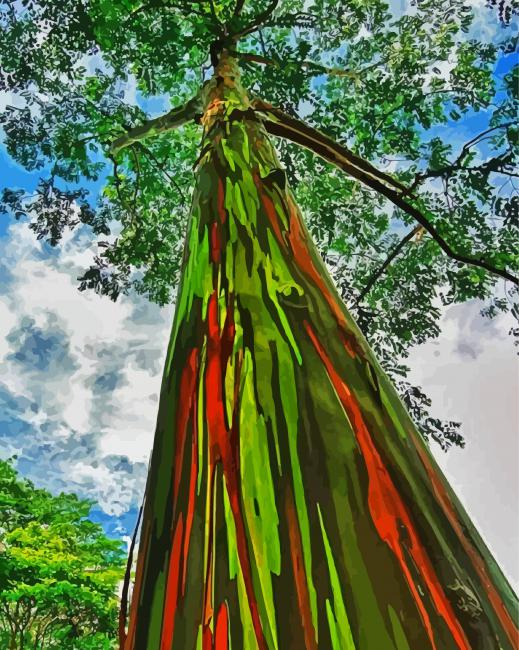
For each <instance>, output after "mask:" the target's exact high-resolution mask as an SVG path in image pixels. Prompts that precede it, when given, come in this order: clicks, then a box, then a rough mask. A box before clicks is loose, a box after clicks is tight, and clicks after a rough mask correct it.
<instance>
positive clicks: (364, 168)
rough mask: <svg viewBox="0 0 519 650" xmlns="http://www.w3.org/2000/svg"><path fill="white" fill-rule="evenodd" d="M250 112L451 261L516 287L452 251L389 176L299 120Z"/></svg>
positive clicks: (258, 107)
mask: <svg viewBox="0 0 519 650" xmlns="http://www.w3.org/2000/svg"><path fill="white" fill-rule="evenodd" d="M253 109H254V110H255V111H256V112H258V113H260V114H262V115H263V116H264V117H265V118H266V119H265V120H264V125H265V128H266V130H267V131H268V132H269V133H271V134H272V135H275V136H278V137H281V138H285V139H287V140H290V141H292V142H295V143H296V144H299V145H301V146H303V147H305V148H307V149H309V150H310V151H313V152H314V153H315V154H317V155H318V156H320V157H321V158H323V159H324V160H326V161H327V162H329V163H332V164H333V165H335V166H336V167H339V169H342V170H343V171H344V172H346V173H347V174H349V175H350V176H351V177H352V178H356V179H357V180H359V181H361V182H362V183H364V185H366V186H367V187H370V188H371V189H373V190H375V191H377V192H378V193H379V194H382V195H383V196H385V197H386V198H388V199H389V200H390V201H391V202H392V203H393V204H394V205H396V206H397V207H398V208H400V209H401V210H402V211H403V212H405V213H407V214H408V215H409V216H411V217H413V219H415V221H417V222H418V223H419V224H420V225H421V226H423V228H424V229H425V230H426V231H427V232H428V233H429V234H430V235H431V237H432V238H433V239H434V240H435V241H436V243H437V244H438V245H439V246H440V248H441V249H442V250H443V252H444V253H446V255H448V256H449V257H451V258H452V259H454V260H456V261H458V262H462V263H464V264H470V265H472V266H477V267H479V268H481V269H485V271H488V272H489V273H492V274H494V275H497V276H499V277H502V278H505V280H510V281H511V282H513V283H514V284H519V280H518V278H516V277H515V276H514V275H513V274H512V273H510V272H509V271H507V270H506V269H501V268H499V267H496V266H494V265H493V264H491V263H490V262H487V261H486V260H485V259H484V258H483V257H482V256H478V257H474V256H472V255H465V254H463V253H459V252H458V251H455V250H453V249H452V247H451V246H450V244H449V243H448V242H447V241H446V240H445V239H444V238H443V236H442V235H441V234H440V233H439V232H438V230H437V229H436V226H435V225H434V224H433V223H431V221H430V219H429V217H428V215H427V214H426V213H425V212H424V211H423V209H422V208H419V207H417V205H416V204H414V203H410V201H409V199H414V200H416V197H414V196H409V194H410V192H409V188H408V187H406V186H405V185H403V184H402V183H400V182H399V181H397V180H395V179H394V178H392V177H391V176H390V175H389V174H385V173H384V172H381V171H379V170H378V169H377V168H376V167H374V166H373V165H372V164H371V163H369V162H368V161H366V160H363V159H362V158H360V157H359V156H357V155H355V154H353V153H352V152H351V151H349V150H348V149H347V148H346V147H344V146H343V145H341V144H339V143H337V142H335V140H333V139H332V138H330V137H328V136H327V135H324V134H323V133H321V132H319V131H317V129H314V128H313V127H311V126H309V125H307V124H305V123H304V122H302V121H301V120H298V119H295V118H293V117H291V116H289V115H287V114H286V113H284V112H283V111H281V110H280V109H278V108H273V107H272V106H270V105H269V104H266V103H264V102H260V101H256V102H255V103H254V105H253ZM406 195H407V196H406Z"/></svg>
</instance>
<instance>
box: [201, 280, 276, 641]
mask: <svg viewBox="0 0 519 650" xmlns="http://www.w3.org/2000/svg"><path fill="white" fill-rule="evenodd" d="M225 323H226V327H225V329H227V327H231V326H232V327H233V325H232V318H226V319H225ZM207 330H208V341H207V367H206V375H205V380H206V420H207V427H208V435H209V447H210V453H211V457H212V458H213V460H214V462H218V461H221V462H222V467H223V474H224V477H225V484H226V487H227V492H228V495H229V502H230V506H231V512H232V514H233V519H234V525H235V528H236V545H237V551H238V559H239V561H240V566H241V570H242V575H243V581H244V583H245V591H246V593H247V599H248V601H249V608H250V612H251V618H252V623H253V627H254V632H255V634H256V640H257V642H258V647H259V650H268V647H267V643H266V641H265V637H264V635H263V629H262V625H261V619H260V616H259V609H258V603H257V601H256V595H255V593H254V586H253V581H252V570H251V565H250V558H249V552H248V545H247V535H246V532H245V523H244V520H243V513H242V510H241V505H240V496H239V467H238V444H237V441H236V444H235V446H234V449H233V447H231V443H230V433H231V432H229V430H228V429H227V427H226V425H225V405H224V389H223V372H222V369H223V367H224V364H223V363H222V361H223V357H224V356H225V355H224V354H222V339H223V340H225V341H226V343H227V344H226V347H228V344H229V336H230V333H229V332H227V331H224V332H222V334H220V329H219V325H218V299H217V293H216V290H215V291H214V292H213V293H212V295H211V297H210V298H209V304H208V307H207ZM231 347H232V346H231ZM226 362H227V359H225V363H226Z"/></svg>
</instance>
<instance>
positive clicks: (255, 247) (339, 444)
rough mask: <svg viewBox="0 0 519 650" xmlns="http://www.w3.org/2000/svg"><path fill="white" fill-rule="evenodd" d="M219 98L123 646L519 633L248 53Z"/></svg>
mask: <svg viewBox="0 0 519 650" xmlns="http://www.w3.org/2000/svg"><path fill="white" fill-rule="evenodd" d="M205 94H206V104H205V105H206V110H205V113H204V117H203V124H204V140H203V143H202V152H201V156H200V159H199V161H198V164H197V170H196V174H197V183H196V190H195V195H194V200H193V209H192V215H191V223H190V229H189V233H188V236H187V242H186V249H185V258H184V271H183V277H182V282H181V287H180V290H179V294H178V299H177V307H176V314H175V323H174V326H173V333H172V338H171V343H170V346H169V351H168V356H167V362H166V368H165V374H164V379H163V385H162V392H161V399H160V409H159V418H158V425H157V432H156V437H155V443H154V449H153V454H152V460H151V466H150V473H149V478H148V485H147V496H146V506H145V510H144V517H143V528H142V533H141V541H140V547H139V556H138V563H137V572H136V579H135V585H134V590H133V598H132V604H131V612H130V624H129V631H128V636H127V639H126V643H125V645H124V647H125V650H155V649H157V650H159V649H160V650H170V649H171V648H175V649H181V650H191V649H195V648H197V649H198V648H200V649H203V650H208V649H211V648H217V649H218V650H224V649H230V648H233V649H234V650H241V649H242V648H243V649H245V650H252V649H256V648H258V649H259V650H266V649H269V650H274V649H279V650H287V649H292V648H293V649H298V650H299V649H301V648H307V649H312V648H324V649H325V650H328V649H333V650H349V649H354V648H356V649H361V650H391V649H398V650H415V649H424V650H427V649H433V650H450V649H455V648H460V649H462V650H469V649H481V650H487V649H489V650H490V649H497V648H503V649H507V650H508V649H511V648H516V647H517V633H516V624H515V622H514V617H515V613H516V598H515V596H514V594H513V592H512V591H511V589H510V587H509V585H508V583H507V582H506V580H505V578H504V577H503V575H502V573H501V571H500V570H499V568H498V566H497V565H496V563H495V561H494V560H493V558H492V557H491V555H490V553H489V552H488V550H487V548H486V547H485V545H484V543H483V542H482V540H481V538H480V537H479V535H478V533H477V532H476V531H475V529H474V527H473V526H472V524H471V523H470V520H469V518H468V517H467V515H466V513H465V512H464V510H463V508H462V507H461V505H460V504H459V502H458V501H457V499H456V497H455V496H454V494H453V493H452V491H451V490H450V488H449V486H448V485H447V483H446V481H445V479H444V477H443V475H442V474H441V472H440V470H439V469H438V468H437V466H436V464H435V463H434V461H433V459H432V457H431V455H430V453H429V451H428V449H427V447H426V446H425V444H424V442H423V441H422V439H421V437H420V435H419V434H418V433H417V432H416V430H415V428H414V426H413V424H412V422H411V420H410V418H409V416H408V414H407V412H406V411H405V409H404V407H403V406H402V404H401V402H400V401H399V399H398V397H397V395H396V393H395V391H394V389H393V388H392V386H391V385H390V384H389V382H388V380H387V378H386V377H385V375H384V373H383V372H382V370H381V369H380V367H379V365H378V363H377V362H376V360H375V359H374V357H373V354H372V353H371V351H370V349H369V347H368V345H367V343H366V341H365V339H364V337H363V336H362V334H361V332H360V331H359V329H358V327H357V326H356V325H355V323H354V322H353V321H352V319H351V317H350V315H349V314H348V312H347V310H346V308H345V307H344V305H343V304H342V302H341V300H340V298H339V296H338V294H337V292H336V290H335V288H334V286H333V284H332V282H331V280H330V278H329V276H328V274H327V272H326V269H325V267H324V265H323V263H322V261H321V259H320V257H319V255H318V253H317V252H316V250H315V248H314V246H313V244H312V242H311V240H310V237H309V235H308V232H307V230H306V228H305V226H304V224H303V221H302V218H301V215H300V213H299V211H298V209H297V207H296V205H295V203H294V199H293V197H292V195H291V193H290V191H289V190H288V188H287V187H286V176H285V173H284V171H283V170H282V169H281V168H280V164H279V162H278V160H277V158H276V155H275V152H274V149H273V147H272V145H271V143H270V142H269V139H268V136H267V135H266V132H265V130H264V128H263V126H262V124H261V122H260V121H257V120H256V119H255V118H254V113H253V112H252V111H249V112H248V111H247V108H248V100H247V97H246V95H245V93H244V91H243V89H242V88H241V86H240V82H239V76H238V72H237V68H236V67H235V65H234V63H233V61H232V59H230V58H229V57H226V56H225V55H224V56H222V58H221V60H220V64H219V66H218V68H217V70H216V73H215V77H214V78H213V80H212V81H211V82H210V83H209V84H208V85H207V86H206V89H205ZM234 109H238V111H237V112H236V113H235V114H234V117H235V118H237V115H238V113H239V114H240V118H239V119H233V110H234ZM244 111H245V118H244V117H243V115H244V113H243V112H244Z"/></svg>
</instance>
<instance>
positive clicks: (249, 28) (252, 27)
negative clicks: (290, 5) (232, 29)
mask: <svg viewBox="0 0 519 650" xmlns="http://www.w3.org/2000/svg"><path fill="white" fill-rule="evenodd" d="M278 4H279V0H272V2H271V3H270V4H269V6H268V7H267V8H266V9H265V11H262V12H261V13H260V14H258V15H257V16H256V18H254V20H253V21H252V22H251V23H249V24H248V25H246V26H245V27H244V28H243V29H241V30H240V31H239V32H236V33H235V34H232V35H231V37H232V40H233V41H237V40H238V39H240V38H243V37H244V36H247V34H252V32H255V31H256V30H257V29H259V28H260V27H261V26H262V25H263V24H264V23H265V21H266V20H267V19H268V18H270V16H271V15H272V14H273V13H274V11H275V10H276V7H277V6H278Z"/></svg>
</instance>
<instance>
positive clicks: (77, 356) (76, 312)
mask: <svg viewBox="0 0 519 650" xmlns="http://www.w3.org/2000/svg"><path fill="white" fill-rule="evenodd" d="M94 246H95V245H94V243H93V242H92V239H91V238H90V236H89V235H88V231H87V229H83V231H79V232H78V233H77V234H70V233H69V234H67V235H66V236H65V238H64V241H63V244H62V245H61V246H60V247H59V248H58V249H55V250H53V251H49V250H48V249H47V248H44V247H43V246H42V245H41V244H39V243H37V242H36V240H35V237H34V234H33V233H32V232H31V231H30V230H29V228H28V226H27V224H25V223H15V224H13V225H12V226H11V227H10V228H9V231H8V234H7V235H6V236H5V237H3V238H2V239H0V259H2V260H3V265H4V268H6V269H7V270H8V272H7V273H6V275H5V276H4V278H5V279H4V287H3V293H2V294H1V295H0V316H2V318H0V364H2V367H3V368H4V372H3V376H2V382H1V384H2V385H1V388H2V390H3V391H4V394H5V395H6V397H5V399H6V400H11V402H12V404H11V407H10V411H9V413H10V417H11V425H10V427H9V426H8V427H7V428H8V429H9V428H10V430H11V432H12V433H11V436H9V435H7V434H8V433H9V431H5V430H4V431H3V432H2V438H3V439H4V438H5V440H3V441H4V442H5V448H4V455H9V454H12V453H18V454H19V455H20V459H19V464H20V466H22V465H23V468H24V473H25V474H29V476H31V477H32V478H33V479H34V480H37V482H38V483H39V484H44V485H46V486H48V487H49V488H51V489H55V490H58V489H75V490H77V491H78V492H79V493H80V494H82V495H84V496H89V497H92V498H94V499H96V500H98V501H99V503H100V505H101V506H102V507H103V508H104V509H105V510H106V511H108V512H110V511H111V512H117V513H120V512H122V511H123V510H125V509H127V508H128V507H129V506H130V505H132V504H133V505H135V504H136V503H139V502H140V498H141V493H142V489H143V485H144V480H145V473H146V463H147V458H148V455H149V452H150V449H151V444H152V439H153V432H154V428H155V419H156V412H157V406H158V400H157V393H158V390H159V387H160V381H161V371H162V361H163V357H164V356H165V349H166V345H167V339H168V335H169V329H170V319H171V315H172V309H171V308H169V309H160V308H158V307H156V306H153V305H151V304H149V303H147V301H145V300H144V299H138V298H136V299H134V300H131V299H129V298H126V297H122V298H121V299H120V300H119V301H118V302H117V303H113V302H112V301H110V300H109V299H108V298H106V297H99V296H97V295H95V294H93V293H89V292H85V293H80V292H79V291H78V289H77V284H78V283H77V276H78V275H79V274H80V273H81V272H82V271H83V270H84V268H85V267H86V266H88V264H89V263H90V262H91V260H92V255H93V253H94V252H95V248H94ZM38 346H39V347H41V348H42V349H43V351H38ZM20 350H21V351H20ZM34 355H36V356H34ZM40 366H41V367H40ZM12 400H14V402H13V401H12ZM11 402H10V403H11ZM13 422H14V424H13ZM17 427H18V428H17ZM16 431H19V435H16Z"/></svg>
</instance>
